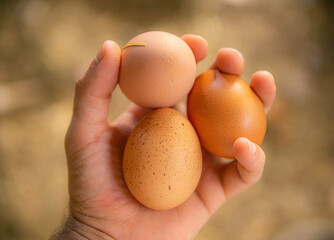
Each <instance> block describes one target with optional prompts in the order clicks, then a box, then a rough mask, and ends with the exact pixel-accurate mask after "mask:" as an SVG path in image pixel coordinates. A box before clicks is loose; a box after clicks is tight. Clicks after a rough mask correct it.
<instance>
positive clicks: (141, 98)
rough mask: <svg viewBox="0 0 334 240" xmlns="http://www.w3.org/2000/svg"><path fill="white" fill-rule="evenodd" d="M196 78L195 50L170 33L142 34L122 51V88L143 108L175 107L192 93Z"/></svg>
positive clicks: (120, 78) (120, 81)
mask: <svg viewBox="0 0 334 240" xmlns="http://www.w3.org/2000/svg"><path fill="white" fill-rule="evenodd" d="M195 78H196V61H195V57H194V54H193V52H192V50H191V49H190V47H189V46H188V45H187V44H186V43H185V42H184V41H183V40H182V39H181V38H179V37H177V36H175V35H173V34H171V33H167V32H160V31H152V32H146V33H142V34H140V35H138V36H136V37H134V38H133V39H131V40H130V41H129V42H128V43H127V45H126V46H125V47H124V48H123V49H122V56H121V65H120V73H119V86H120V88H121V89H122V91H123V93H124V95H125V96H127V97H128V98H129V99H130V100H131V101H132V102H134V103H136V104H138V105H140V106H142V107H147V108H158V107H170V106H173V105H175V104H176V103H177V102H178V101H179V100H181V99H182V98H183V97H185V96H186V95H187V94H188V93H189V91H190V90H191V88H192V86H193V84H194V81H195Z"/></svg>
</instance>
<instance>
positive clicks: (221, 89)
mask: <svg viewBox="0 0 334 240" xmlns="http://www.w3.org/2000/svg"><path fill="white" fill-rule="evenodd" d="M187 110H188V118H189V120H190V121H191V123H192V124H193V126H194V127H195V129H196V131H197V133H198V135H199V138H200V141H201V143H202V145H203V146H204V147H205V148H206V149H207V150H208V151H209V152H211V153H213V154H215V155H218V156H221V157H225V158H234V156H233V151H232V146H233V143H234V141H235V140H236V139H237V138H239V137H246V138H248V139H249V140H251V141H253V142H255V143H257V144H259V145H260V144H261V143H262V140H263V138H264V136H265V133H266V128H267V120H266V115H265V112H264V108H263V104H262V102H261V100H260V99H259V97H258V96H257V95H256V93H255V92H254V91H253V90H252V88H251V87H250V86H249V85H248V84H247V83H246V82H245V81H244V80H242V79H241V78H240V77H239V76H236V75H231V74H224V73H222V72H220V71H218V70H209V71H207V72H205V73H203V74H201V75H200V76H199V77H198V78H197V79H196V81H195V84H194V87H193V89H192V90H191V92H190V93H189V96H188V109H187Z"/></svg>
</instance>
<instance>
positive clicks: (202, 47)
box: [181, 34, 208, 62]
mask: <svg viewBox="0 0 334 240" xmlns="http://www.w3.org/2000/svg"><path fill="white" fill-rule="evenodd" d="M181 38H182V39H183V41H185V42H186V43H187V44H188V46H189V47H190V48H191V50H192V51H193V53H194V56H195V59H196V62H199V61H201V60H203V59H204V58H205V57H206V55H207V54H208V43H207V41H206V40H205V39H204V38H203V37H201V36H199V35H194V34H186V35H183V36H182V37H181Z"/></svg>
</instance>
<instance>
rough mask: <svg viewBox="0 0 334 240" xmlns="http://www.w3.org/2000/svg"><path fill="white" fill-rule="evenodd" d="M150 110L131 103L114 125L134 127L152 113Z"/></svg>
mask: <svg viewBox="0 0 334 240" xmlns="http://www.w3.org/2000/svg"><path fill="white" fill-rule="evenodd" d="M151 111H152V109H150V108H143V107H140V106H138V105H136V104H134V103H131V104H130V105H129V107H128V109H127V110H125V111H124V112H123V113H122V115H121V116H119V117H118V118H117V119H116V120H115V121H114V122H113V125H120V124H121V125H124V126H127V127H131V128H132V127H134V126H135V125H136V124H137V123H138V122H139V121H140V119H141V118H142V117H144V116H145V115H146V114H148V113H149V112H151Z"/></svg>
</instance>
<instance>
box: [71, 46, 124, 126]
mask: <svg viewBox="0 0 334 240" xmlns="http://www.w3.org/2000/svg"><path fill="white" fill-rule="evenodd" d="M119 62H120V49H119V46H118V45H117V44H116V43H115V42H112V41H106V42H104V44H103V46H102V47H101V49H100V50H99V52H98V54H97V56H96V57H95V59H94V60H93V62H92V64H91V66H90V67H89V69H88V70H87V72H86V74H85V75H84V77H83V78H81V79H79V80H78V81H77V83H76V88H75V99H74V108H73V119H74V120H75V121H76V122H77V124H81V123H87V124H89V125H95V124H100V123H104V124H107V118H108V113H109V103H110V99H111V92H112V91H113V90H114V88H115V86H116V84H117V81H118V69H119Z"/></svg>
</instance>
